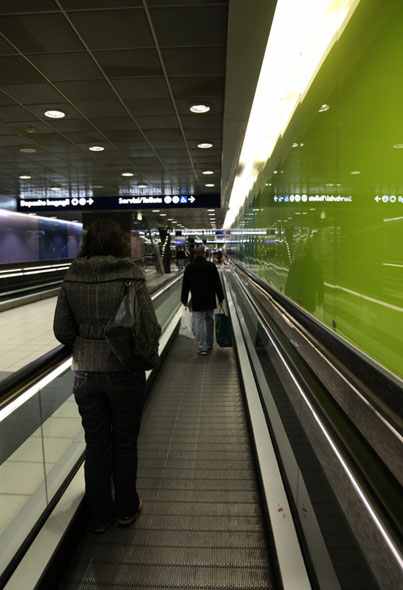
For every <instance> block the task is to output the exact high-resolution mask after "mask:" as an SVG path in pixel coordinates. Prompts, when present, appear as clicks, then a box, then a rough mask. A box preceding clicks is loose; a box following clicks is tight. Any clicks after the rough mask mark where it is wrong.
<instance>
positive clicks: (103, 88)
mask: <svg viewBox="0 0 403 590" xmlns="http://www.w3.org/2000/svg"><path fill="white" fill-rule="evenodd" d="M57 87H58V88H59V89H60V90H61V91H62V92H63V93H64V94H65V95H66V96H68V98H69V99H70V100H72V101H73V102H75V101H79V100H86V101H90V100H108V99H109V100H110V99H112V97H114V95H113V93H112V91H111V89H110V88H109V86H108V84H107V83H106V82H104V81H103V80H91V81H86V80H82V81H74V82H58V83H57Z"/></svg>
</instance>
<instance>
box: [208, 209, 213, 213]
mask: <svg viewBox="0 0 403 590" xmlns="http://www.w3.org/2000/svg"><path fill="white" fill-rule="evenodd" d="M207 211H208V212H209V213H211V212H213V213H215V209H207Z"/></svg>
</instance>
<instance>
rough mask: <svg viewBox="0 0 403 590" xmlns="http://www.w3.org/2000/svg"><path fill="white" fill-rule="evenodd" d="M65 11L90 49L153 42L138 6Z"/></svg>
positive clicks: (142, 45)
mask: <svg viewBox="0 0 403 590" xmlns="http://www.w3.org/2000/svg"><path fill="white" fill-rule="evenodd" d="M69 14H70V17H71V19H72V21H73V23H74V24H75V26H76V27H77V29H78V30H79V32H80V33H81V35H83V37H84V39H85V41H86V42H87V43H88V45H89V47H90V49H93V50H96V49H132V48H133V49H134V48H136V47H153V46H154V44H153V40H152V37H151V33H150V31H149V27H148V24H147V21H146V18H145V14H144V11H143V9H142V8H135V9H133V10H112V11H109V10H106V11H104V12H71V13H69Z"/></svg>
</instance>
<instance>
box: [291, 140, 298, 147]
mask: <svg viewBox="0 0 403 590" xmlns="http://www.w3.org/2000/svg"><path fill="white" fill-rule="evenodd" d="M298 146H299V143H297V142H296V141H294V143H293V144H292V146H291V147H293V148H297V147H298Z"/></svg>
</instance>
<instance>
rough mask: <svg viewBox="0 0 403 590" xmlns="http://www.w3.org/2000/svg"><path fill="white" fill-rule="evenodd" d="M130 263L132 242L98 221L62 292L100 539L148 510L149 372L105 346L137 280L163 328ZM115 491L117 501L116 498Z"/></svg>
mask: <svg viewBox="0 0 403 590" xmlns="http://www.w3.org/2000/svg"><path fill="white" fill-rule="evenodd" d="M129 256H130V245H129V236H128V235H126V234H124V233H123V232H122V229H121V228H120V226H119V225H118V224H117V223H116V222H113V221H109V220H97V221H95V222H94V223H93V224H92V225H91V226H90V227H89V229H88V232H87V234H86V235H85V237H84V242H83V247H82V250H81V252H80V255H79V257H78V258H77V259H76V260H75V261H73V263H72V265H71V267H70V269H69V270H68V272H67V273H66V276H65V279H64V282H63V285H62V287H61V289H60V293H59V297H58V301H57V306H56V312H55V318H54V332H55V336H56V338H57V339H58V340H59V341H60V342H61V343H62V344H65V345H66V346H68V347H70V348H71V349H72V351H73V371H74V372H75V378H74V396H75V399H76V401H77V404H78V408H79V411H80V414H81V417H82V423H83V427H84V431H85V440H86V453H85V465H84V472H85V486H86V498H87V502H88V506H89V510H90V515H91V528H92V530H93V531H94V532H97V533H102V532H104V531H105V530H106V529H107V528H108V526H109V525H110V524H112V522H113V521H114V517H115V515H116V517H117V519H118V524H119V525H120V526H128V525H130V524H132V523H133V522H134V521H135V520H136V517H137V515H138V513H139V512H140V510H141V500H140V498H139V496H138V494H137V490H136V474H137V437H138V433H139V429H140V422H141V414H142V410H143V406H144V401H145V388H146V380H145V371H144V370H141V369H140V370H139V368H138V366H137V365H136V369H133V370H131V369H130V368H127V367H126V366H123V365H122V363H121V362H120V361H119V359H118V358H117V357H116V356H115V355H114V354H113V352H112V350H111V348H110V345H109V344H108V341H107V340H106V339H105V328H106V327H107V325H108V323H109V322H110V320H111V319H112V318H114V316H115V314H116V311H117V309H118V307H119V305H120V303H121V301H122V299H123V296H124V294H125V289H126V285H127V284H128V282H132V281H135V285H136V292H137V297H136V302H137V304H138V305H139V307H140V309H141V312H142V314H143V322H144V321H145V322H146V325H148V326H149V327H150V330H152V331H153V333H154V334H155V335H156V338H157V342H156V345H157V343H158V337H159V334H160V327H159V325H158V322H157V318H156V316H155V312H154V308H153V305H152V302H151V299H150V296H149V294H148V291H147V287H146V283H145V277H144V274H143V271H142V270H141V269H140V268H138V267H137V266H136V264H135V263H134V261H133V260H131V259H130V258H129ZM112 482H113V484H114V486H113V487H114V491H115V493H114V496H115V498H114V500H115V502H114V501H113V494H112Z"/></svg>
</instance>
